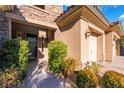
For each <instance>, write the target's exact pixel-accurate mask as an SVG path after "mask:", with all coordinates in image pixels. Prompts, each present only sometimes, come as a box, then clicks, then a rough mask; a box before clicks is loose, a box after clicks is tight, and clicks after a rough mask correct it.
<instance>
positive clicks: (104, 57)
mask: <svg viewBox="0 0 124 93" xmlns="http://www.w3.org/2000/svg"><path fill="white" fill-rule="evenodd" d="M102 36H103V61H105V59H106V52H105V48H106V47H105V33H103V35H102Z"/></svg>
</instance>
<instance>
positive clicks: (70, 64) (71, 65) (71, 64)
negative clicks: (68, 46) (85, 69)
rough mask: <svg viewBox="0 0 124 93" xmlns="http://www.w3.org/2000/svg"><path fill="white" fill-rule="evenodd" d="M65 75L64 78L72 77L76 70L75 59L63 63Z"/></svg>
mask: <svg viewBox="0 0 124 93" xmlns="http://www.w3.org/2000/svg"><path fill="white" fill-rule="evenodd" d="M62 68H63V74H64V76H70V75H72V74H73V71H74V70H75V68H76V60H74V59H73V58H66V59H64V61H63V62H62Z"/></svg>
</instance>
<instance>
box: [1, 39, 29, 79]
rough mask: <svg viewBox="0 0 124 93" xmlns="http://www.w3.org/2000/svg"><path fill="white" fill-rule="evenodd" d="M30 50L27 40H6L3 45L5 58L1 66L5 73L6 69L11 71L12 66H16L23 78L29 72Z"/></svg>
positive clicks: (20, 76) (20, 77)
mask: <svg viewBox="0 0 124 93" xmlns="http://www.w3.org/2000/svg"><path fill="white" fill-rule="evenodd" d="M28 50H29V49H28V42H27V41H25V40H19V39H13V40H6V41H5V43H4V45H3V54H4V58H3V62H2V66H1V69H2V71H3V74H4V72H5V70H6V69H8V71H9V69H11V67H16V68H17V69H18V74H19V77H18V78H19V79H20V80H23V79H24V78H25V77H26V72H27V62H28ZM5 73H6V72H5ZM7 73H9V72H7Z"/></svg>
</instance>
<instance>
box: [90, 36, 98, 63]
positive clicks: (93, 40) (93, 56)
mask: <svg viewBox="0 0 124 93" xmlns="http://www.w3.org/2000/svg"><path fill="white" fill-rule="evenodd" d="M89 61H97V37H95V36H90V37H89Z"/></svg>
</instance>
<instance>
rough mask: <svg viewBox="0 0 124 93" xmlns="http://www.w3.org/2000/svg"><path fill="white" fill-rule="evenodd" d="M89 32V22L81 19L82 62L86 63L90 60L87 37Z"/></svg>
mask: <svg viewBox="0 0 124 93" xmlns="http://www.w3.org/2000/svg"><path fill="white" fill-rule="evenodd" d="M87 31H89V28H88V22H86V21H84V20H83V19H81V34H80V37H81V42H80V43H81V62H82V64H83V63H86V62H87V61H88V58H89V38H88V37H87V38H86V37H85V33H86V32H87Z"/></svg>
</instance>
